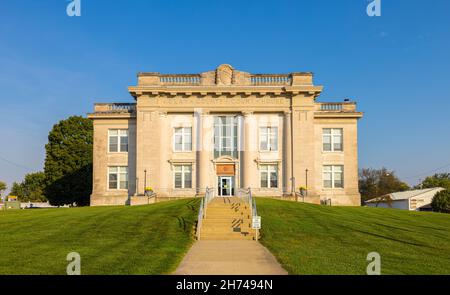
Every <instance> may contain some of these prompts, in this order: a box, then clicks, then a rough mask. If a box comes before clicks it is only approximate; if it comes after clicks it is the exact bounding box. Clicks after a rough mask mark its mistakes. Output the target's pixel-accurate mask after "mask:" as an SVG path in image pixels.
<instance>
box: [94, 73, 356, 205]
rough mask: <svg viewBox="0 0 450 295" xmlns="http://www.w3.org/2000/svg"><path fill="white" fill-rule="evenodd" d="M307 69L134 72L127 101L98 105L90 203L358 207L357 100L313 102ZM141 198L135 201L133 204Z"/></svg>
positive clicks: (316, 88)
mask: <svg viewBox="0 0 450 295" xmlns="http://www.w3.org/2000/svg"><path fill="white" fill-rule="evenodd" d="M322 88H323V87H322V86H317V85H314V83H313V75H312V73H308V72H296V73H290V74H251V73H248V72H243V71H239V70H236V69H234V68H233V67H232V66H230V65H227V64H224V65H221V66H219V67H218V68H217V69H215V70H212V71H207V72H203V73H200V74H160V73H155V72H151V73H139V74H138V81H137V85H136V86H132V87H129V92H130V94H131V95H132V96H133V97H134V99H135V103H99V104H96V105H95V110H94V112H93V113H91V114H89V118H91V119H92V120H93V122H94V175H93V178H94V179H93V191H92V195H91V205H120V204H123V205H124V204H130V203H132V204H133V203H139V200H143V199H144V198H143V197H141V196H143V195H144V192H145V189H146V187H151V188H152V189H153V190H154V192H155V193H156V194H157V197H158V199H159V200H162V199H166V198H182V197H194V196H196V195H201V194H202V193H204V192H205V189H206V188H207V187H208V188H214V191H215V193H216V196H217V197H225V196H233V195H236V194H237V193H238V191H239V189H242V188H251V190H252V193H253V195H254V196H268V197H283V196H284V197H288V196H292V195H293V194H294V192H295V191H299V188H300V187H304V188H306V189H307V190H306V192H307V194H306V197H305V201H307V202H315V203H318V202H319V201H320V200H327V201H328V202H331V204H332V205H360V194H359V192H358V138H357V122H358V119H359V118H361V117H362V113H360V112H358V111H357V110H356V103H354V102H350V101H348V100H344V101H343V102H318V101H317V100H318V97H319V95H320V93H321V91H322ZM140 198H142V199H140Z"/></svg>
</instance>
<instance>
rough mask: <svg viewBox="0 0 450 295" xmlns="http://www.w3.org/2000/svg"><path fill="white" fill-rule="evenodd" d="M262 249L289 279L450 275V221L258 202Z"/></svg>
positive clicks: (362, 209) (417, 214)
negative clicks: (375, 269)
mask: <svg viewBox="0 0 450 295" xmlns="http://www.w3.org/2000/svg"><path fill="white" fill-rule="evenodd" d="M257 206H258V214H259V215H261V216H262V231H261V237H262V238H261V240H260V241H261V243H262V244H264V245H265V246H266V247H267V248H268V249H269V250H270V251H271V252H272V253H273V254H274V255H275V256H276V257H277V259H278V261H279V262H280V263H281V264H282V265H283V266H284V267H285V269H286V270H287V271H288V272H289V273H290V274H365V273H366V267H367V264H368V262H366V257H367V254H368V253H369V252H372V251H376V252H378V253H379V254H380V255H381V273H382V274H450V215H449V214H439V213H425V212H407V211H402V210H396V209H381V208H367V207H352V208H350V207H327V206H319V205H311V204H302V203H294V202H288V201H280V200H272V199H263V198H261V199H259V198H258V200H257Z"/></svg>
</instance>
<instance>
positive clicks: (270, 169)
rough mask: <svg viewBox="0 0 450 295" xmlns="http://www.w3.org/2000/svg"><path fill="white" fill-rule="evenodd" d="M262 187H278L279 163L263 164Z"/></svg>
mask: <svg viewBox="0 0 450 295" xmlns="http://www.w3.org/2000/svg"><path fill="white" fill-rule="evenodd" d="M260 174H261V187H262V188H277V187H278V166H277V165H261V167H260Z"/></svg>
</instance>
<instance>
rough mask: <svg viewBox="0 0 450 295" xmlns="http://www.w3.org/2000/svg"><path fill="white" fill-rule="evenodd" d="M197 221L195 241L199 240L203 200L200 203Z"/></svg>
mask: <svg viewBox="0 0 450 295" xmlns="http://www.w3.org/2000/svg"><path fill="white" fill-rule="evenodd" d="M197 218H198V221H197V240H200V234H201V231H202V221H203V198H202V200H201V202H200V209H199V210H198V217H197Z"/></svg>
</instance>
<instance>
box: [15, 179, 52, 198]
mask: <svg viewBox="0 0 450 295" xmlns="http://www.w3.org/2000/svg"><path fill="white" fill-rule="evenodd" d="M44 191H45V174H44V172H37V173H30V174H27V175H26V176H25V179H24V181H23V182H22V183H20V184H19V183H17V182H14V183H13V186H12V189H11V195H13V196H17V197H18V198H19V200H20V201H22V202H45V201H47V198H46V197H45V196H44Z"/></svg>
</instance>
